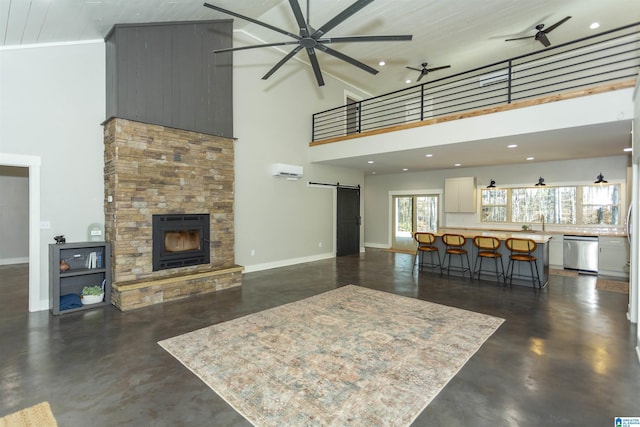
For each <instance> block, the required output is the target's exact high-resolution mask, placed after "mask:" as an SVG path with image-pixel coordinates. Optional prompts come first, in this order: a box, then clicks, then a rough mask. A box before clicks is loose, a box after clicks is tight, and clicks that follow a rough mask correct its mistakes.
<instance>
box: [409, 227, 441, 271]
mask: <svg viewBox="0 0 640 427" xmlns="http://www.w3.org/2000/svg"><path fill="white" fill-rule="evenodd" d="M413 238H414V239H415V241H416V244H417V248H416V255H415V256H414V257H413V268H415V265H416V260H417V259H418V254H420V263H419V264H418V265H419V268H421V267H428V268H431V269H433V268H436V267H438V268H441V266H442V263H441V262H440V250H439V249H438V247H437V246H436V245H435V242H436V235H435V234H433V233H427V232H423V231H418V232H416V233H414V234H413ZM425 252H428V253H429V255H430V256H431V262H430V263H429V264H425V263H424V262H423V261H424V253H425ZM434 253H435V254H436V255H438V263H437V264H436V263H435V262H433V254H434ZM413 268H412V269H411V270H412V271H413Z"/></svg>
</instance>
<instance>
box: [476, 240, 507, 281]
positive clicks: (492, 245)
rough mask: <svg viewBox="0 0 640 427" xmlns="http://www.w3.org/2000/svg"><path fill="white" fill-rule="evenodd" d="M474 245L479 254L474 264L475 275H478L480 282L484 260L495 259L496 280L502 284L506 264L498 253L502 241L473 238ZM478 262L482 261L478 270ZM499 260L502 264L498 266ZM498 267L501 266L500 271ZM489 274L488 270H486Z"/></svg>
mask: <svg viewBox="0 0 640 427" xmlns="http://www.w3.org/2000/svg"><path fill="white" fill-rule="evenodd" d="M473 245H474V246H475V247H476V248H477V249H478V253H477V255H476V260H475V262H474V263H473V273H474V274H476V273H478V280H480V274H481V273H482V271H483V270H482V260H483V259H485V258H489V259H493V261H494V262H495V265H496V267H495V268H496V270H495V273H496V278H497V279H498V282H500V276H502V278H503V279H504V277H505V276H504V263H503V262H502V254H501V253H500V252H498V248H499V247H500V239H498V238H497V237H493V236H476V237H474V238H473ZM478 260H480V266H479V268H478V269H476V266H477V264H478ZM498 260H500V264H498ZM498 265H500V269H498ZM484 271H486V272H489V271H488V270H484Z"/></svg>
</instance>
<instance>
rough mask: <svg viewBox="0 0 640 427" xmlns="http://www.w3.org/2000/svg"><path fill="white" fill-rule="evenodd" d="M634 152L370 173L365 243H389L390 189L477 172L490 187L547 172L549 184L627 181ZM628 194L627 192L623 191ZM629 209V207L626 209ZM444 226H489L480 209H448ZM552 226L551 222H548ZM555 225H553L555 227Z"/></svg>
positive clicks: (432, 184) (437, 183) (436, 184)
mask: <svg viewBox="0 0 640 427" xmlns="http://www.w3.org/2000/svg"><path fill="white" fill-rule="evenodd" d="M629 162H630V156H625V155H622V156H613V157H604V158H594V159H582V160H571V161H562V162H540V163H525V164H518V165H508V166H491V167H480V168H462V169H460V168H456V169H446V170H437V171H428V172H414V173H402V174H393V175H369V176H367V177H366V178H365V197H364V199H365V207H364V209H365V212H367V216H366V218H365V221H364V233H365V245H366V246H373V247H389V245H390V241H389V233H390V227H391V222H390V221H391V219H390V217H389V192H390V191H409V190H418V189H426V188H428V189H440V190H443V189H444V180H445V178H451V177H457V176H475V177H476V178H477V184H478V187H483V186H484V187H486V186H487V185H488V184H489V181H490V180H491V179H494V180H495V181H496V183H497V184H498V186H514V185H524V186H529V185H533V184H535V183H536V182H537V181H538V177H539V176H543V177H544V179H545V183H546V184H547V185H561V184H576V183H589V182H593V181H594V180H595V178H596V175H598V173H600V172H602V173H603V174H604V176H605V177H606V179H607V180H608V181H609V182H614V181H618V182H624V181H626V177H627V166H629ZM623 194H624V193H623ZM625 212H626V211H625ZM441 226H443V227H470V228H473V227H477V226H482V227H487V225H486V224H482V223H480V221H479V213H473V214H461V213H448V214H444V218H441ZM623 226H624V224H621V227H623ZM547 228H548V229H549V226H547ZM551 228H552V227H551Z"/></svg>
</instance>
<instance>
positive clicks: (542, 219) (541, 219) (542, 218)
mask: <svg viewBox="0 0 640 427" xmlns="http://www.w3.org/2000/svg"><path fill="white" fill-rule="evenodd" d="M540 221H542V231H543V232H544V215H540Z"/></svg>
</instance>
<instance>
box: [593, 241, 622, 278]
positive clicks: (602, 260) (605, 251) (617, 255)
mask: <svg viewBox="0 0 640 427" xmlns="http://www.w3.org/2000/svg"><path fill="white" fill-rule="evenodd" d="M598 240H599V242H598V243H599V251H600V253H599V254H598V274H599V275H604V276H622V277H625V276H628V275H629V272H628V271H626V268H627V261H629V242H628V241H627V238H626V237H600V238H599V239H598Z"/></svg>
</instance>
